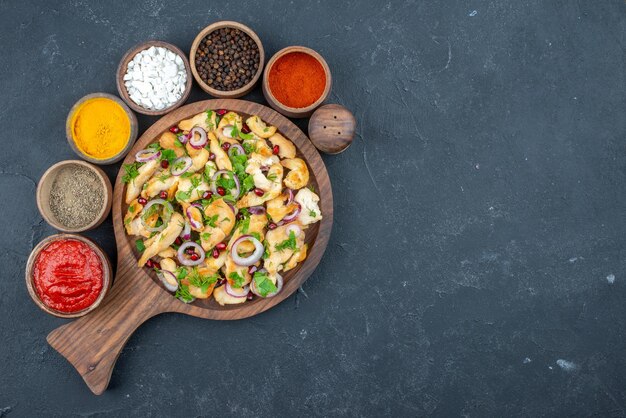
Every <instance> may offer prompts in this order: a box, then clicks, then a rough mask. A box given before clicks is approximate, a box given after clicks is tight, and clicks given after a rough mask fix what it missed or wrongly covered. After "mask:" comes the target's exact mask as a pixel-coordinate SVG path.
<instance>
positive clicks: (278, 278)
mask: <svg viewBox="0 0 626 418" xmlns="http://www.w3.org/2000/svg"><path fill="white" fill-rule="evenodd" d="M259 272H260V273H267V270H265V269H261V270H259ZM275 285H276V291H275V292H272V293H268V294H267V295H266V296H263V295H261V293H259V291H258V289H257V288H256V283H255V281H254V278H253V279H252V282H250V291H251V292H252V293H254V294H255V295H257V296H258V297H260V298H271V297H274V296H276V295H277V294H278V292H280V291H281V289H282V288H283V276H281V275H280V274H278V273H276V283H275Z"/></svg>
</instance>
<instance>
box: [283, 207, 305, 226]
mask: <svg viewBox="0 0 626 418" xmlns="http://www.w3.org/2000/svg"><path fill="white" fill-rule="evenodd" d="M301 210H302V206H300V203H298V202H296V208H295V209H294V211H293V212H291V213H290V214H289V215H287V216H285V217H284V218H283V219H282V220H281V221H280V222H278V225H285V224H288V223H289V222H293V221H295V220H296V219H297V218H298V215H300V211H301Z"/></svg>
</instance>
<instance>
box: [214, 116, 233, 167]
mask: <svg viewBox="0 0 626 418" xmlns="http://www.w3.org/2000/svg"><path fill="white" fill-rule="evenodd" d="M220 123H221V122H220ZM209 148H210V149H211V152H212V153H213V154H215V164H216V165H217V168H219V169H220V170H228V171H233V165H232V163H231V162H230V158H228V154H226V151H224V150H223V149H222V147H220V144H219V142H218V141H217V138H216V137H215V135H213V132H211V133H210V134H209Z"/></svg>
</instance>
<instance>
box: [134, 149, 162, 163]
mask: <svg viewBox="0 0 626 418" xmlns="http://www.w3.org/2000/svg"><path fill="white" fill-rule="evenodd" d="M160 156H161V151H155V150H153V149H150V148H146V149H142V150H141V151H139V152H137V154H135V160H136V161H137V162H140V163H147V162H148V161H152V160H156V159H157V158H159V157H160Z"/></svg>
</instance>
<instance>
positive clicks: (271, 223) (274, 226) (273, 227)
mask: <svg viewBox="0 0 626 418" xmlns="http://www.w3.org/2000/svg"><path fill="white" fill-rule="evenodd" d="M277 226H278V225H276V224H275V223H274V222H270V223H269V225H267V228H268V229H276V227H277Z"/></svg>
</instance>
